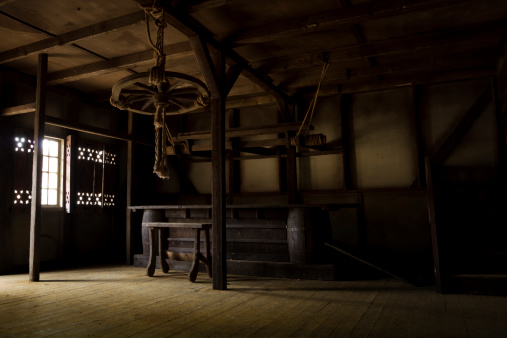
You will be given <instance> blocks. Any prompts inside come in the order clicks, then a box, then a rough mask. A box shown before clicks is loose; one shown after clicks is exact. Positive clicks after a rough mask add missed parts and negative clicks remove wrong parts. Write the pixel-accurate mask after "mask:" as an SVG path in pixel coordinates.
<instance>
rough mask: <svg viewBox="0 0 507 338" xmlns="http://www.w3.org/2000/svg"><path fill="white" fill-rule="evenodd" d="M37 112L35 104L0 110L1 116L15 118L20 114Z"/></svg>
mask: <svg viewBox="0 0 507 338" xmlns="http://www.w3.org/2000/svg"><path fill="white" fill-rule="evenodd" d="M34 111H35V102H32V103H27V104H22V105H20V106H15V107H8V108H2V109H0V116H14V115H20V114H27V113H33V112H34Z"/></svg>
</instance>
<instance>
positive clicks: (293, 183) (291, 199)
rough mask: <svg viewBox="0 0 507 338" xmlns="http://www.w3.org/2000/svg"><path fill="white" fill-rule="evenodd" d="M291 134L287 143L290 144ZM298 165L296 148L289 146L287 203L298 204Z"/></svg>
mask: <svg viewBox="0 0 507 338" xmlns="http://www.w3.org/2000/svg"><path fill="white" fill-rule="evenodd" d="M290 137H291V134H290V133H288V135H287V142H290ZM297 200H298V198H297V163H296V147H294V146H291V145H288V146H287V203H289V204H295V203H297Z"/></svg>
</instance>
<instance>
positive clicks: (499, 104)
mask: <svg viewBox="0 0 507 338" xmlns="http://www.w3.org/2000/svg"><path fill="white" fill-rule="evenodd" d="M491 90H492V97H493V108H494V109H495V127H496V130H495V132H496V140H497V145H496V157H497V159H498V177H499V179H500V184H501V185H502V188H503V189H502V190H503V194H504V196H505V194H506V193H507V179H506V175H505V173H506V172H507V143H506V142H507V138H506V124H505V121H504V114H503V112H502V108H503V106H504V104H505V102H503V100H502V95H501V90H500V87H499V84H498V77H497V76H496V75H493V76H491Z"/></svg>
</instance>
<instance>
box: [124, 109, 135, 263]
mask: <svg viewBox="0 0 507 338" xmlns="http://www.w3.org/2000/svg"><path fill="white" fill-rule="evenodd" d="M127 129H128V130H127V132H128V137H129V140H128V141H127V192H126V195H127V196H126V202H127V207H129V206H130V205H131V204H132V163H133V156H134V143H133V140H132V139H133V135H134V113H133V112H131V111H129V112H128V127H127ZM126 221H127V222H126V223H127V224H126V229H125V236H126V239H125V241H126V243H125V245H126V248H125V249H126V250H125V252H126V255H127V256H126V260H125V262H126V264H127V265H130V264H132V252H131V251H132V210H130V209H128V208H127V218H126Z"/></svg>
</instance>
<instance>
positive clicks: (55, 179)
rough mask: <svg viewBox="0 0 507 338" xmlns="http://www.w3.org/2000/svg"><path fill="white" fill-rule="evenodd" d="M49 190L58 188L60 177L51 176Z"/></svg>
mask: <svg viewBox="0 0 507 338" xmlns="http://www.w3.org/2000/svg"><path fill="white" fill-rule="evenodd" d="M48 188H52V189H57V188H58V175H57V174H49V183H48Z"/></svg>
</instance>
